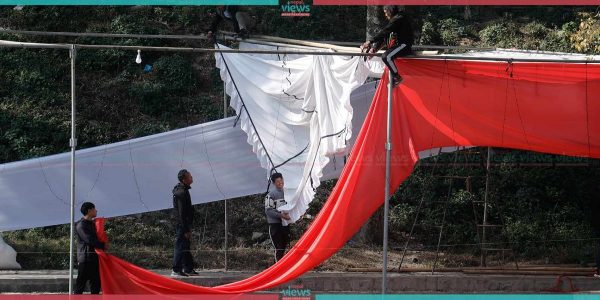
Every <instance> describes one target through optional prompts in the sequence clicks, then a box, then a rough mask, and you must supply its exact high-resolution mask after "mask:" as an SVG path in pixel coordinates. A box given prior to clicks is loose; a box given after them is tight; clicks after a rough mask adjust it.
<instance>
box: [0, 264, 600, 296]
mask: <svg viewBox="0 0 600 300" xmlns="http://www.w3.org/2000/svg"><path fill="white" fill-rule="evenodd" d="M155 272H157V273H159V274H162V275H165V276H167V275H168V274H169V273H170V271H167V270H156V271H155ZM253 274H254V273H250V272H239V271H227V272H225V271H223V270H215V271H202V272H200V276H195V277H187V278H183V279H181V280H184V281H187V282H190V283H193V284H197V285H203V286H216V285H220V284H225V283H229V282H234V281H237V280H240V279H243V278H247V277H249V276H252V275H253ZM557 278H558V276H555V275H487V274H486V275H479V274H463V273H437V274H433V275H432V274H431V273H388V292H389V293H549V292H551V291H552V290H554V292H557V291H558V290H557V289H556V284H557ZM569 278H570V279H571V281H572V286H573V288H574V289H575V290H577V291H578V292H582V293H600V278H594V277H591V276H570V277H569ZM289 286H294V287H296V288H297V287H298V286H302V288H303V289H310V290H311V291H312V293H380V292H381V273H359V272H309V273H306V274H305V275H303V276H302V277H300V278H298V279H296V280H294V281H292V282H288V283H286V284H284V285H281V286H279V287H277V288H275V289H273V290H271V291H273V292H278V291H280V290H283V289H287V288H288V287H289ZM561 288H562V289H563V290H564V291H569V290H570V289H571V287H570V285H569V283H568V279H566V278H564V279H563V280H562V285H561ZM67 291H68V271H66V270H57V271H53V270H40V271H0V293H66V292H67Z"/></svg>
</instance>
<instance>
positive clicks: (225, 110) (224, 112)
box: [223, 82, 229, 271]
mask: <svg viewBox="0 0 600 300" xmlns="http://www.w3.org/2000/svg"><path fill="white" fill-rule="evenodd" d="M226 88H227V87H226V86H225V82H223V118H227V91H226ZM228 231H229V228H228V227H227V199H225V271H227V249H228V248H227V235H228V234H227V233H228Z"/></svg>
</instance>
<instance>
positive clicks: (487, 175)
mask: <svg viewBox="0 0 600 300" xmlns="http://www.w3.org/2000/svg"><path fill="white" fill-rule="evenodd" d="M491 156H492V147H488V148H487V162H486V166H485V195H484V197H483V224H482V226H481V261H480V265H481V266H482V267H485V266H486V262H485V261H486V251H487V250H486V248H487V246H486V245H485V244H486V243H485V230H486V227H487V207H488V194H489V191H490V158H491Z"/></svg>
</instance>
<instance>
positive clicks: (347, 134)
mask: <svg viewBox="0 0 600 300" xmlns="http://www.w3.org/2000/svg"><path fill="white" fill-rule="evenodd" d="M217 47H218V48H221V49H229V48H227V47H225V46H223V45H217ZM242 47H243V48H250V47H252V46H250V45H244V46H242ZM261 48H264V46H262V47H261ZM215 59H216V63H217V67H218V68H219V69H220V70H221V71H220V74H221V79H222V80H223V81H224V82H225V83H226V92H227V94H228V95H230V96H231V106H232V107H233V108H234V109H235V110H236V112H237V114H238V115H240V123H241V124H240V125H241V128H242V129H243V130H244V131H245V132H246V133H247V134H248V143H249V144H251V145H252V147H253V151H254V152H255V153H256V154H257V157H258V158H259V160H260V162H261V166H262V167H263V168H265V169H267V170H269V171H271V170H272V169H273V167H275V169H276V171H277V172H280V173H282V174H283V176H284V179H285V187H286V200H287V201H288V204H287V205H286V206H284V207H282V208H280V209H281V210H285V211H289V212H290V217H291V218H292V221H296V220H297V219H298V218H300V217H301V216H302V214H304V212H305V211H306V209H307V208H308V204H309V203H310V202H311V201H312V199H313V197H314V194H315V192H314V188H317V187H318V186H319V184H320V179H321V177H322V175H323V174H322V172H323V171H322V170H323V168H324V167H325V166H326V165H327V163H328V162H329V158H328V155H334V154H338V153H344V151H345V150H346V145H347V142H348V140H349V139H350V138H351V136H352V116H353V109H352V106H351V105H350V93H351V92H352V90H353V89H355V88H356V87H358V86H360V85H362V84H363V83H364V81H365V80H366V78H367V76H368V75H369V69H368V67H367V66H366V64H365V63H364V60H363V59H362V57H343V56H327V55H323V56H320V55H314V56H313V55H311V56H290V57H287V56H285V55H283V56H282V55H279V56H278V57H277V58H275V56H274V55H247V54H227V53H222V54H221V53H216V54H215ZM273 171H275V170H273ZM265 179H266V178H265Z"/></svg>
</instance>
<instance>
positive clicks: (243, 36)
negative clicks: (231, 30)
mask: <svg viewBox="0 0 600 300" xmlns="http://www.w3.org/2000/svg"><path fill="white" fill-rule="evenodd" d="M238 36H239V37H240V38H241V39H242V40H245V39H247V38H248V37H250V34H249V33H248V30H246V28H244V29H240V33H239V34H238Z"/></svg>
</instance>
